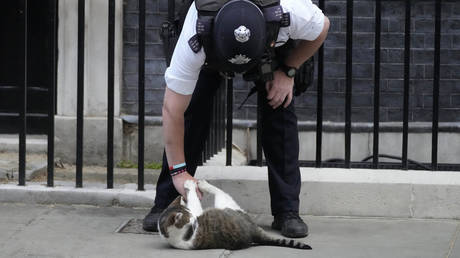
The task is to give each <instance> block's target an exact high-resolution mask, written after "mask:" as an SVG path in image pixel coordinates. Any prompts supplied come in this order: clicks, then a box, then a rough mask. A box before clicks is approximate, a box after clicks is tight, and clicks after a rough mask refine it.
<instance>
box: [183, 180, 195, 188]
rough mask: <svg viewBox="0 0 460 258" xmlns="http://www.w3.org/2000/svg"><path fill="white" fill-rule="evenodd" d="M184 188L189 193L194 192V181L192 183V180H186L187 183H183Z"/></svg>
mask: <svg viewBox="0 0 460 258" xmlns="http://www.w3.org/2000/svg"><path fill="white" fill-rule="evenodd" d="M184 188H185V189H186V190H189V191H191V190H195V189H196V183H195V181H193V180H187V181H185V182H184Z"/></svg>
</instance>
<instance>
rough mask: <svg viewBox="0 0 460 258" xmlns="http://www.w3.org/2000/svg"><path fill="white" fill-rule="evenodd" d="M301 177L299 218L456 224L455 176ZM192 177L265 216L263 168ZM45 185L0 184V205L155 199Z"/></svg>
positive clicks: (97, 187) (332, 173)
mask: <svg viewBox="0 0 460 258" xmlns="http://www.w3.org/2000/svg"><path fill="white" fill-rule="evenodd" d="M301 175H302V190H301V193H300V213H301V214H306V215H318V216H358V217H398V218H437V219H460V198H458V196H460V173H456V172H425V171H397V170H364V169H363V170H354V169H353V170H351V169H349V170H347V169H326V168H322V169H316V168H302V169H301ZM196 177H197V178H198V179H206V180H208V181H209V182H210V183H212V184H214V185H216V186H217V187H220V188H222V189H223V190H224V191H226V192H227V193H229V194H230V195H231V196H232V197H233V198H234V199H235V200H236V201H237V202H238V203H239V204H240V205H241V207H243V208H244V209H245V210H247V211H249V212H251V213H261V214H270V198H269V190H268V179H267V168H266V167H247V166H233V167H225V166H202V167H199V168H198V171H197V174H196ZM44 185H45V184H44V183H43V181H41V182H30V183H28V186H26V187H20V186H17V185H16V183H14V182H10V183H9V184H3V185H1V184H0V202H31V203H43V204H50V203H63V204H93V205H102V206H110V205H113V204H118V205H121V206H135V207H150V206H152V203H153V199H154V196H155V187H154V185H153V184H147V185H146V189H147V190H146V191H136V188H137V186H136V184H117V185H116V186H115V189H110V190H108V189H106V185H105V183H92V182H89V183H87V182H86V181H84V188H82V189H76V188H75V181H74V180H72V181H63V182H60V181H57V182H56V187H54V188H48V187H46V186H44ZM120 198H121V199H120ZM210 201H211V200H206V202H205V203H207V204H208V205H209V202H210Z"/></svg>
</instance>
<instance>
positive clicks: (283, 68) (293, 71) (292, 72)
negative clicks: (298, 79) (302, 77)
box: [280, 64, 297, 78]
mask: <svg viewBox="0 0 460 258" xmlns="http://www.w3.org/2000/svg"><path fill="white" fill-rule="evenodd" d="M280 69H281V71H283V72H284V73H285V74H286V76H287V77H289V78H294V76H295V74H296V73H297V69H296V68H295V67H291V66H287V65H285V64H282V65H281V66H280Z"/></svg>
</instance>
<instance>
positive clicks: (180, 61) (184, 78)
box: [165, 0, 324, 95]
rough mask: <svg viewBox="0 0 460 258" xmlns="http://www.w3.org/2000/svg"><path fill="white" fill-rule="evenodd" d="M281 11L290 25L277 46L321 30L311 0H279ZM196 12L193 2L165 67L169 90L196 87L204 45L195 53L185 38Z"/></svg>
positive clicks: (189, 90)
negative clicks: (285, 13) (288, 15)
mask: <svg viewBox="0 0 460 258" xmlns="http://www.w3.org/2000/svg"><path fill="white" fill-rule="evenodd" d="M280 4H281V6H282V8H283V11H284V12H289V13H290V19H291V24H290V26H289V27H282V28H280V31H279V34H278V39H277V42H280V43H277V45H276V46H277V47H278V46H281V45H282V44H284V42H286V41H287V40H288V39H302V40H310V41H313V40H315V39H316V38H317V37H318V36H319V35H320V34H321V31H322V30H323V26H324V14H323V12H322V11H321V9H319V8H318V7H317V6H316V5H314V4H313V3H312V2H311V0H280ZM197 18H198V11H197V9H196V7H195V3H193V4H192V5H191V6H190V9H189V10H188V13H187V16H186V18H185V22H184V26H183V28H182V32H181V34H180V36H179V39H178V41H177V45H176V48H175V49H174V53H173V56H172V59H171V64H170V66H169V67H168V68H167V69H166V72H165V80H166V85H167V87H168V88H169V89H171V90H173V91H174V92H176V93H179V94H182V95H191V94H192V93H193V91H194V89H195V86H196V82H197V81H198V75H199V74H200V70H201V67H202V66H203V64H204V62H205V59H206V54H205V53H204V50H203V48H201V50H200V51H199V52H198V53H194V52H193V51H192V49H191V48H190V46H189V45H188V40H189V39H190V38H191V37H192V36H193V35H195V34H196V28H195V25H196V20H197Z"/></svg>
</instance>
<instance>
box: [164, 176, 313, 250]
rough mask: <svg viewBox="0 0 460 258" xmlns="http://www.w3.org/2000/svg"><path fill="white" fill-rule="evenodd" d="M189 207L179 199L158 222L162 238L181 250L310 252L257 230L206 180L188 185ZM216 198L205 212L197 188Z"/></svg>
mask: <svg viewBox="0 0 460 258" xmlns="http://www.w3.org/2000/svg"><path fill="white" fill-rule="evenodd" d="M184 187H185V189H186V196H187V203H186V204H185V202H184V200H183V199H182V197H181V196H179V197H178V198H176V200H174V201H173V202H172V203H171V204H170V205H169V206H168V208H166V209H165V210H164V211H163V213H162V214H161V215H160V218H159V220H158V229H159V232H160V235H161V237H163V238H164V239H166V241H167V242H168V243H169V244H170V245H171V246H173V247H175V248H179V249H214V248H222V249H229V250H235V249H242V248H247V247H250V246H254V245H270V246H283V247H291V248H298V249H311V247H310V246H309V245H307V244H304V243H301V242H298V241H295V240H288V239H281V238H274V237H272V236H270V235H268V234H267V233H266V232H265V231H264V230H263V229H262V228H261V227H259V226H257V225H256V224H255V223H254V222H253V221H252V220H251V218H250V217H249V216H248V215H247V214H246V212H245V211H243V210H242V209H241V208H240V207H239V206H238V204H237V203H236V202H235V201H234V200H233V199H232V197H230V195H228V194H227V193H225V192H223V191H222V190H221V189H219V188H217V187H215V186H213V185H211V184H209V183H208V182H206V181H204V180H200V181H198V185H197V184H196V183H195V182H194V181H192V180H188V181H186V182H185V184H184ZM197 187H198V188H199V189H200V190H201V191H202V192H203V193H209V194H212V195H214V208H209V209H206V210H203V208H202V206H201V203H200V200H199V198H198V196H197V193H196V188H197Z"/></svg>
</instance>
